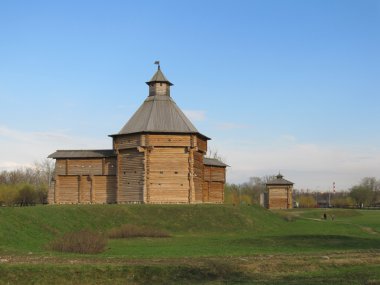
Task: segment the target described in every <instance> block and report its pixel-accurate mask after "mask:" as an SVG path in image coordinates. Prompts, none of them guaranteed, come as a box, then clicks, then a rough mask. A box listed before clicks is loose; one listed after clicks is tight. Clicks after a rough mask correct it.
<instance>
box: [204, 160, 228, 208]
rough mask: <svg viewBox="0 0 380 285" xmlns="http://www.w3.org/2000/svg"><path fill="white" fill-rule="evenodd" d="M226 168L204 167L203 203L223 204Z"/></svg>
mask: <svg viewBox="0 0 380 285" xmlns="http://www.w3.org/2000/svg"><path fill="white" fill-rule="evenodd" d="M225 182H226V168H225V167H216V166H210V165H205V166H204V180H203V191H202V199H203V202H209V203H223V201H224V184H225Z"/></svg>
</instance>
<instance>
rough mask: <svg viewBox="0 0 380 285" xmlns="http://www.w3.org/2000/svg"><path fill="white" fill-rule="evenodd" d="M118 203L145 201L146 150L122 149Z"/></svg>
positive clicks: (120, 154)
mask: <svg viewBox="0 0 380 285" xmlns="http://www.w3.org/2000/svg"><path fill="white" fill-rule="evenodd" d="M119 157H120V163H119V170H118V175H119V187H120V189H119V196H118V203H129V202H143V201H144V197H143V191H144V169H145V168H144V152H139V151H138V150H137V149H128V150H120V153H119Z"/></svg>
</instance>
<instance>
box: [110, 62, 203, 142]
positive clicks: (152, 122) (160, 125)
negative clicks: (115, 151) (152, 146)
mask: <svg viewBox="0 0 380 285" xmlns="http://www.w3.org/2000/svg"><path fill="white" fill-rule="evenodd" d="M151 83H167V84H168V85H169V86H168V88H170V86H171V85H173V84H172V83H170V81H169V80H167V79H166V77H165V75H164V74H163V73H162V71H161V70H160V68H158V70H157V72H156V73H155V74H154V75H153V77H152V79H151V80H150V81H148V82H147V84H148V85H151ZM152 88H154V87H152ZM133 133H188V134H199V135H201V136H202V137H204V138H206V139H209V138H208V137H206V136H204V135H202V134H201V133H199V132H198V130H197V129H196V127H195V126H194V125H193V124H192V123H191V122H190V120H189V119H188V118H187V117H186V115H185V114H184V113H183V112H182V111H181V109H180V108H179V107H178V106H177V104H176V103H175V102H174V100H173V99H172V98H171V97H170V96H169V94H166V95H153V96H148V97H147V98H146V99H145V101H144V102H143V104H142V105H141V106H140V108H139V109H138V110H137V111H136V112H135V113H134V115H133V116H132V117H131V118H130V119H129V121H128V122H127V123H126V124H125V125H124V127H123V128H122V129H121V130H120V132H119V133H118V134H117V135H124V134H133Z"/></svg>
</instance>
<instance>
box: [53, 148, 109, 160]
mask: <svg viewBox="0 0 380 285" xmlns="http://www.w3.org/2000/svg"><path fill="white" fill-rule="evenodd" d="M113 156H116V152H115V151H114V150H113V149H85V150H57V151H56V152H54V153H52V154H51V155H49V156H48V158H55V159H57V158H103V157H113Z"/></svg>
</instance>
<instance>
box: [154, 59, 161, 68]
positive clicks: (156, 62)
mask: <svg viewBox="0 0 380 285" xmlns="http://www.w3.org/2000/svg"><path fill="white" fill-rule="evenodd" d="M154 64H157V70H160V61H159V60H156V61H155V62H154Z"/></svg>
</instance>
